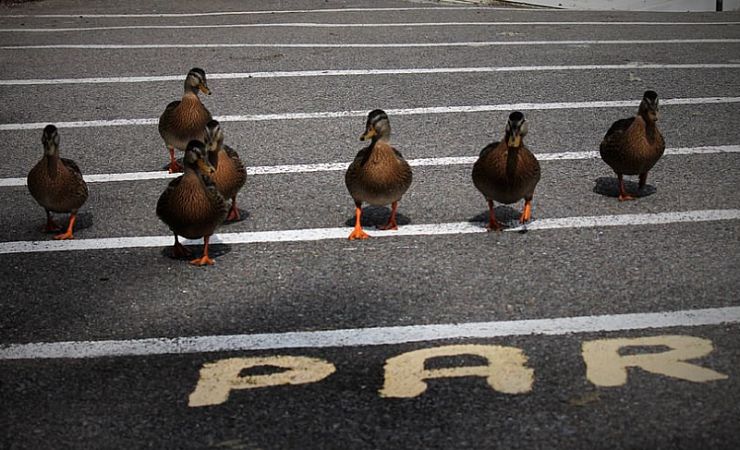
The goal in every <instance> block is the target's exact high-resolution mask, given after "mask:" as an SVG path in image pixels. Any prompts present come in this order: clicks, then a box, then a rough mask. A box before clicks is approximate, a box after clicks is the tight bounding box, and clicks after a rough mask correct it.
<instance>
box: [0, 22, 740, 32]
mask: <svg viewBox="0 0 740 450" xmlns="http://www.w3.org/2000/svg"><path fill="white" fill-rule="evenodd" d="M574 25H577V26H587V25H588V26H651V27H653V26H656V25H660V26H717V25H722V26H728V25H740V22H603V21H601V22H598V21H593V22H588V21H584V22H388V23H317V22H285V23H230V24H211V25H196V24H192V25H119V26H107V27H70V28H4V29H3V28H0V33H3V32H4V33H61V32H64V33H66V32H81V31H114V30H183V29H202V28H207V29H211V28H216V29H217V28H413V27H514V26H574Z"/></svg>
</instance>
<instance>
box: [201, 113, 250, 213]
mask: <svg viewBox="0 0 740 450" xmlns="http://www.w3.org/2000/svg"><path fill="white" fill-rule="evenodd" d="M205 134H206V141H205V143H206V150H207V151H208V161H209V162H210V163H211V165H212V166H213V167H214V168H215V169H216V172H215V173H213V174H212V175H210V178H211V180H213V183H214V184H215V185H216V188H217V189H218V191H219V192H220V193H221V195H223V196H224V198H226V199H231V209H230V210H229V215H228V216H227V217H226V220H227V221H232V220H239V208H237V207H236V194H237V193H239V190H240V189H241V188H242V186H244V182H245V181H247V170H246V169H245V168H244V164H242V161H241V159H239V155H238V154H237V153H236V151H234V149H232V148H231V147H229V146H228V145H224V132H223V130H222V129H221V124H219V123H218V121H216V120H211V121H210V122H208V124H207V125H206V133H205Z"/></svg>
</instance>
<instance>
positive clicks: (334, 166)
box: [0, 145, 740, 187]
mask: <svg viewBox="0 0 740 450" xmlns="http://www.w3.org/2000/svg"><path fill="white" fill-rule="evenodd" d="M717 153H740V145H718V146H713V147H686V148H667V149H666V150H665V155H666V156H670V155H711V154H717ZM536 156H537V159H539V160H540V161H552V160H558V161H562V160H577V159H594V158H599V157H600V156H599V152H597V151H584V152H553V153H537V154H536ZM476 159H477V156H449V157H442V158H418V159H409V160H408V163H409V165H411V166H453V165H472V164H473V163H474V162H475V161H476ZM349 164H350V162H349V161H347V162H337V163H319V164H289V165H281V166H255V167H248V168H247V174H249V175H274V174H284V173H311V172H333V171H341V170H346V169H347V167H348V166H349ZM180 175H181V174H179V173H168V172H167V171H166V170H161V171H156V172H128V173H101V174H90V175H85V176H84V178H85V181H87V182H88V183H109V182H118V181H140V180H159V179H164V178H176V177H178V176H180ZM25 185H26V178H25V177H17V178H0V187H10V186H25Z"/></svg>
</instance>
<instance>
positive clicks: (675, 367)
mask: <svg viewBox="0 0 740 450" xmlns="http://www.w3.org/2000/svg"><path fill="white" fill-rule="evenodd" d="M656 346H657V347H663V346H665V347H670V348H671V350H669V351H665V352H658V353H649V354H640V355H620V353H619V352H620V350H622V349H625V348H628V347H656ZM712 350H713V346H712V341H710V340H709V339H702V338H698V337H692V336H653V337H639V338H632V339H602V340H598V341H588V342H584V343H583V361H584V362H585V363H586V377H587V378H588V380H589V381H590V382H592V383H593V384H595V385H597V386H604V387H611V386H622V385H624V384H626V383H627V368H629V367H639V368H641V369H643V370H646V371H648V372H650V373H655V374H660V375H665V376H668V377H672V378H678V379H680V380H686V381H693V382H696V383H702V382H706V381H715V380H724V379H727V375H724V374H721V373H719V372H715V371H714V370H711V369H707V368H705V367H701V366H698V365H696V364H693V363H688V362H686V361H687V360H691V359H696V358H701V357H702V356H706V355H708V354H709V353H711V352H712Z"/></svg>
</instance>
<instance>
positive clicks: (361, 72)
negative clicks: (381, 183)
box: [0, 63, 740, 86]
mask: <svg viewBox="0 0 740 450" xmlns="http://www.w3.org/2000/svg"><path fill="white" fill-rule="evenodd" d="M637 69H642V70H647V69H650V70H653V69H655V70H663V69H667V70H688V69H709V70H717V69H740V64H738V63H718V64H651V63H627V64H583V65H569V66H509V67H436V68H418V69H335V70H294V71H276V72H236V73H209V74H208V79H209V80H241V79H249V78H298V77H325V76H366V75H430V74H438V73H491V72H550V71H552V72H557V71H570V70H573V71H576V70H637ZM182 80H183V75H182V74H180V75H160V76H139V77H93V78H45V79H44V78H36V79H25V80H0V86H26V85H45V84H49V85H58V84H101V83H151V82H159V81H182Z"/></svg>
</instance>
